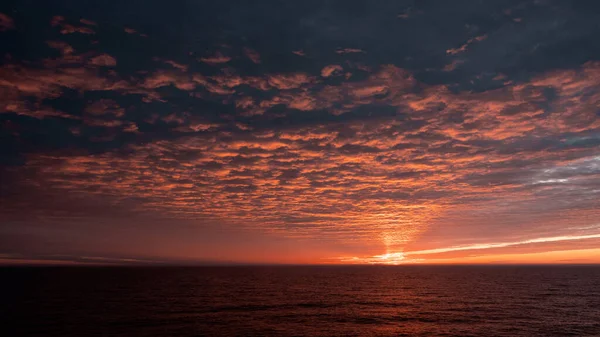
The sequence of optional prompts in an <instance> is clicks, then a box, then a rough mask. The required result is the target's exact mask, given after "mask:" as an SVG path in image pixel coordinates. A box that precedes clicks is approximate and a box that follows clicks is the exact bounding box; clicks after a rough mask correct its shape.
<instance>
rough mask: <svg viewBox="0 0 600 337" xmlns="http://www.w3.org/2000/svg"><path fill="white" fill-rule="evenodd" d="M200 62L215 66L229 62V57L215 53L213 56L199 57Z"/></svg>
mask: <svg viewBox="0 0 600 337" xmlns="http://www.w3.org/2000/svg"><path fill="white" fill-rule="evenodd" d="M200 61H202V62H204V63H207V64H210V65H213V66H215V65H219V64H222V63H227V62H229V61H231V57H229V56H226V55H224V54H223V53H221V52H216V53H215V54H214V55H211V56H206V57H201V58H200Z"/></svg>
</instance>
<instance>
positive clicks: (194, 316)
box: [0, 266, 600, 337]
mask: <svg viewBox="0 0 600 337" xmlns="http://www.w3.org/2000/svg"><path fill="white" fill-rule="evenodd" d="M0 279H1V280H2V287H1V288H2V289H1V290H0V294H2V298H1V299H0V310H1V312H0V314H1V315H2V316H1V317H2V318H0V319H1V320H2V321H3V325H2V327H1V331H3V332H2V333H0V334H1V335H2V336H29V335H39V336H132V337H135V336H272V335H275V336H600V266H595V267H594V266H551V267H548V266H546V267H544V266H493V267H492V266H468V267H467V266H452V267H443V266H398V267H392V266H361V267H359V266H351V267H307V266H305V267H298V266H296V267H191V268H179V267H163V268H145V267H130V268H125V267H113V268H110V267H105V268H101V267H96V268H91V267H85V268H83V267H82V268H77V267H61V268H2V269H0Z"/></svg>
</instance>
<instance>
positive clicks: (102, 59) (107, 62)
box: [90, 54, 117, 67]
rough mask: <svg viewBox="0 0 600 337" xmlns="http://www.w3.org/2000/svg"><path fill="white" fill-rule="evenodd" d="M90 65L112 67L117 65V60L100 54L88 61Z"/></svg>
mask: <svg viewBox="0 0 600 337" xmlns="http://www.w3.org/2000/svg"><path fill="white" fill-rule="evenodd" d="M90 64H93V65H97V66H102V67H114V66H116V65H117V60H115V58H114V57H112V56H110V55H108V54H101V55H98V56H95V57H92V58H91V59H90Z"/></svg>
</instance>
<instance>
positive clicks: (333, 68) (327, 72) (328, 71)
mask: <svg viewBox="0 0 600 337" xmlns="http://www.w3.org/2000/svg"><path fill="white" fill-rule="evenodd" d="M341 71H343V68H342V67H341V66H339V65H337V64H332V65H328V66H325V67H324V68H323V69H321V76H323V77H329V76H331V75H333V74H334V73H336V72H341Z"/></svg>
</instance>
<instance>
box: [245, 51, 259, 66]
mask: <svg viewBox="0 0 600 337" xmlns="http://www.w3.org/2000/svg"><path fill="white" fill-rule="evenodd" d="M244 54H246V56H247V57H248V58H249V59H250V60H251V61H252V62H254V63H256V64H259V63H260V54H259V53H258V52H257V51H256V50H254V49H250V48H244Z"/></svg>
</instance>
